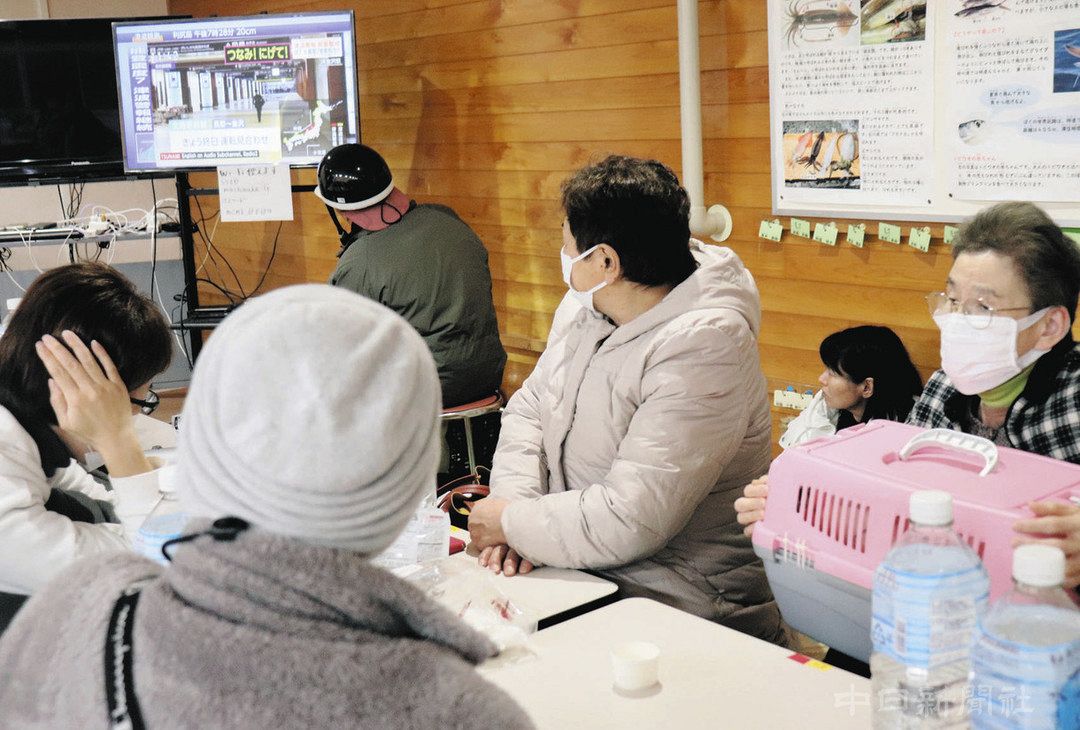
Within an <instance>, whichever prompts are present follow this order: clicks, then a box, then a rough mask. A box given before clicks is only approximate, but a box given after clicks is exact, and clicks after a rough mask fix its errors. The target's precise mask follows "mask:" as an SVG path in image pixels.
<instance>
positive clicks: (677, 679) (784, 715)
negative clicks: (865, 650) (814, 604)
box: [480, 579, 870, 730]
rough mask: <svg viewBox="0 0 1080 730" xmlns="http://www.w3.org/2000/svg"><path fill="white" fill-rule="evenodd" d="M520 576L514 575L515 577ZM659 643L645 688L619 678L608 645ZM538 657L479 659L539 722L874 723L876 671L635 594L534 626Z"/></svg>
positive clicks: (773, 726)
mask: <svg viewBox="0 0 1080 730" xmlns="http://www.w3.org/2000/svg"><path fill="white" fill-rule="evenodd" d="M514 580H516V579H514ZM635 640H642V641H650V642H652V643H654V644H656V645H657V646H659V647H660V652H661V654H660V684H659V685H658V689H656V690H654V692H653V693H652V694H650V695H648V696H643V697H635V698H630V697H624V696H621V695H619V694H616V692H615V690H614V689H613V688H612V684H611V682H612V670H611V659H610V656H609V654H610V651H611V649H612V648H613V647H615V646H617V645H619V644H622V643H624V642H627V641H635ZM530 644H531V649H532V651H533V652H534V654H535V656H534V657H526V658H524V659H519V660H517V661H516V662H514V663H507V662H506V661H505V660H503V659H500V658H498V657H497V658H495V659H493V660H490V661H488V662H487V663H485V664H483V665H482V666H481V667H480V671H481V673H482V674H483V675H484V677H485V678H487V679H488V680H490V681H491V682H493V683H495V684H496V685H498V686H499V687H501V688H502V689H504V690H505V691H506V692H508V693H509V694H510V695H511V696H512V697H513V698H514V699H515V700H517V702H518V703H520V704H521V706H522V707H524V708H525V711H526V712H527V713H528V714H529V716H530V717H531V718H532V720H533V722H535V723H536V725H537V727H538V728H541V730H543V729H544V728H577V727H582V728H584V727H587V728H618V729H619V730H626V729H627V728H672V729H675V730H683V729H690V728H709V729H710V730H713V729H715V728H769V730H777V729H781V728H828V729H829V730H833V729H834V728H868V727H870V680H868V679H864V678H863V677H859V676H856V675H854V674H850V673H848V672H845V671H843V670H841V669H836V668H833V667H829V666H828V665H825V664H822V663H820V662H815V661H812V660H811V661H810V662H809V663H805V664H804V663H800V662H798V661H796V660H794V659H791V658H789V657H791V656H792V652H791V651H789V650H786V649H783V648H781V647H778V646H774V645H772V644H769V643H766V642H764V641H760V640H758V639H755V638H752V637H750V636H746V635H745V634H741V633H739V632H737V631H734V630H732V629H728V628H726V627H723V626H720V625H719V624H715V623H712V622H710V621H705V620H704V619H700V618H698V617H696V616H693V615H691V614H688V613H684V612H683V611H679V610H677V609H674V608H671V607H668V606H665V605H662V604H660V603H657V602H655V601H650V600H647V599H644V598H630V599H627V600H623V601H619V602H618V603H614V604H611V605H609V606H605V607H603V608H599V609H597V610H595V611H592V612H590V613H587V614H585V615H583V616H579V617H577V618H574V619H571V620H569V621H566V622H565V623H561V624H558V625H557V626H552V627H551V628H549V629H545V630H544V631H540V632H537V633H536V634H534V635H533V636H532V637H531V640H530Z"/></svg>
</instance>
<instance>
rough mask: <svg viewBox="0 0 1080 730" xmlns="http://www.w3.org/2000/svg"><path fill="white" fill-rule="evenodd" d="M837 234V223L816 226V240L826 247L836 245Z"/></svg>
mask: <svg viewBox="0 0 1080 730" xmlns="http://www.w3.org/2000/svg"><path fill="white" fill-rule="evenodd" d="M836 234H837V230H836V224H835V223H818V224H817V225H815V226H814V240H815V241H817V242H818V243H824V244H825V245H826V246H835V245H836Z"/></svg>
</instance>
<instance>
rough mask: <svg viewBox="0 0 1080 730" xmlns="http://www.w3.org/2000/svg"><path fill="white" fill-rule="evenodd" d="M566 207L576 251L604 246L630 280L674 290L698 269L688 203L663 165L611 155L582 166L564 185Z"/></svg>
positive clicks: (680, 187)
mask: <svg viewBox="0 0 1080 730" xmlns="http://www.w3.org/2000/svg"><path fill="white" fill-rule="evenodd" d="M562 206H563V210H565V211H566V220H567V222H568V223H569V224H570V232H571V233H572V234H573V236H574V239H575V240H576V241H577V247H578V253H579V254H580V253H582V252H583V251H587V250H588V249H590V248H592V247H593V246H596V245H598V244H601V243H606V244H607V245H608V246H611V247H612V248H613V249H615V252H616V253H617V254H618V255H619V263H620V265H621V266H622V274H623V276H624V277H625V278H626V279H627V280H628V281H632V282H634V283H637V284H642V285H644V286H670V287H675V286H678V285H679V284H681V283H682V282H683V281H684V280H686V278H687V277H689V276H690V275H691V274H693V273H694V269H696V268H697V263H696V262H695V261H694V256H693V254H692V253H691V252H690V199H689V197H688V196H687V194H686V191H685V190H684V189H683V188H682V186H680V185H679V179H678V178H677V177H676V176H675V173H674V172H672V171H671V168H669V167H668V166H667V165H664V164H663V163H661V162H658V161H656V160H640V159H637V158H634V157H623V156H619V155H611V156H610V157H607V158H605V159H604V160H601V161H600V162H598V163H596V164H595V165H589V166H588V167H584V168H582V169H580V170H578V171H577V172H575V173H574V174H573V175H571V176H570V177H569V178H568V179H567V180H566V181H565V182H564V183H563V185H562Z"/></svg>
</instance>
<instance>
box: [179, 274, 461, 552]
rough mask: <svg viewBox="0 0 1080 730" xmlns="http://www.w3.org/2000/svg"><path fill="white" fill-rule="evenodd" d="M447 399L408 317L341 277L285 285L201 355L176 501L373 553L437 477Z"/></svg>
mask: <svg viewBox="0 0 1080 730" xmlns="http://www.w3.org/2000/svg"><path fill="white" fill-rule="evenodd" d="M440 407H441V403H440V390H439V379H438V376H437V375H436V371H435V363H434V361H433V360H432V358H431V354H430V352H429V351H428V349H427V346H426V345H425V344H424V341H423V340H422V339H421V338H420V336H419V335H418V334H417V333H416V331H415V330H413V328H412V327H410V326H409V324H408V323H407V322H406V321H405V320H404V319H402V318H401V317H399V316H398V315H397V314H395V313H394V312H392V311H391V310H389V309H387V308H386V307H384V306H382V305H380V304H377V303H375V302H373V301H370V300H368V299H364V298H363V297H361V296H358V295H356V294H353V293H351V292H348V291H345V290H343V289H338V288H334V287H330V286H325V285H321V284H305V285H302V286H292V287H286V288H284V289H279V290H277V291H274V292H271V293H269V294H266V295H264V296H261V297H258V298H257V299H253V300H252V301H250V302H248V303H247V304H244V305H243V306H242V307H241V308H240V309H238V310H237V311H236V312H234V313H232V314H230V315H229V316H228V317H227V318H226V319H225V321H224V322H223V323H222V325H221V326H220V327H218V328H217V330H216V331H215V332H214V334H213V336H211V337H210V340H209V342H208V343H207V345H206V347H205V348H204V349H203V351H202V353H200V355H199V361H198V363H197V364H196V366H195V372H194V374H193V375H192V379H191V388H190V390H189V393H188V397H187V400H186V402H185V404H184V412H183V418H182V422H181V425H180V437H179V449H178V452H179V453H178V464H177V474H176V481H177V491H178V493H179V496H180V499H181V503H182V504H183V506H184V508H185V509H186V510H187V511H189V512H190V513H191V514H194V515H199V516H204V517H211V518H216V517H222V516H226V515H232V516H236V517H241V518H243V519H245V520H247V521H248V522H250V523H251V524H253V525H255V526H257V527H260V528H262V529H265V530H268V531H270V532H275V533H278V534H281V535H287V536H289V537H295V538H297V539H300V540H304V541H306V542H310V543H315V544H319V545H327V546H332V547H340V548H346V549H349V550H355V551H357V552H359V553H363V554H366V555H374V554H376V553H379V552H381V551H382V550H383V549H385V548H386V547H387V546H389V545H390V543H391V542H393V540H394V538H396V537H397V535H398V534H399V533H400V532H401V530H402V529H403V528H404V526H405V523H406V522H407V521H408V519H409V517H410V516H411V515H412V514H413V513H414V512H415V510H416V507H417V505H418V503H419V501H420V499H421V497H422V495H423V493H424V492H425V491H426V490H432V491H434V489H435V469H436V466H437V462H438V458H439V439H438V425H437V421H438V413H439V409H440Z"/></svg>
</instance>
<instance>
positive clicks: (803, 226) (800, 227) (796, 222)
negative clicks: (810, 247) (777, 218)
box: [791, 218, 810, 238]
mask: <svg viewBox="0 0 1080 730" xmlns="http://www.w3.org/2000/svg"><path fill="white" fill-rule="evenodd" d="M791 232H792V233H793V234H794V235H796V236H801V237H802V238H810V221H804V220H803V219H802V218H792V219H791Z"/></svg>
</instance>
